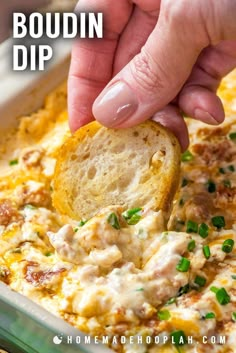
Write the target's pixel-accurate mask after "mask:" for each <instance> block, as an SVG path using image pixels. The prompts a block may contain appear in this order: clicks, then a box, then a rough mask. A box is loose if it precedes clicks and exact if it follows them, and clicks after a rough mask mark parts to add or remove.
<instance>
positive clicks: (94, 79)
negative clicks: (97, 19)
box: [68, 0, 133, 131]
mask: <svg viewBox="0 0 236 353" xmlns="http://www.w3.org/2000/svg"><path fill="white" fill-rule="evenodd" d="M132 8H133V6H132V5H131V3H130V2H129V1H128V0H119V1H110V0H80V1H79V4H78V5H77V7H76V12H102V13H103V16H104V36H103V39H79V40H77V41H76V42H75V43H74V46H73V49H72V57H71V66H70V72H69V79H68V110H69V124H70V127H71V130H72V131H75V130H77V129H78V128H79V127H80V126H82V125H84V124H86V123H88V122H90V121H91V120H92V119H93V118H92V104H93V102H94V100H95V98H96V97H97V96H98V95H99V93H100V92H101V91H102V89H103V88H104V87H105V86H106V84H107V83H108V82H109V80H110V79H111V77H112V71H113V60H114V55H115V51H116V47H117V43H118V40H119V35H120V34H121V33H122V31H123V29H124V27H125V25H126V24H127V22H128V20H129V17H130V15H131V13H132Z"/></svg>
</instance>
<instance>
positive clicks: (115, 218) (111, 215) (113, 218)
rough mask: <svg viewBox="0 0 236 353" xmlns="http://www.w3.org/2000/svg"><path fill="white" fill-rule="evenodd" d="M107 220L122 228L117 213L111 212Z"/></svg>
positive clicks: (116, 227) (117, 227)
mask: <svg viewBox="0 0 236 353" xmlns="http://www.w3.org/2000/svg"><path fill="white" fill-rule="evenodd" d="M107 222H108V223H109V224H110V225H111V226H112V227H113V228H115V229H120V223H119V221H118V218H117V215H116V214H115V213H114V212H113V213H111V214H110V215H109V216H108V218H107Z"/></svg>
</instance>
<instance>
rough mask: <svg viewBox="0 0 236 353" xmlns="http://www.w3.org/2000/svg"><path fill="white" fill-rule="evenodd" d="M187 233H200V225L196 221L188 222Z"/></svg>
mask: <svg viewBox="0 0 236 353" xmlns="http://www.w3.org/2000/svg"><path fill="white" fill-rule="evenodd" d="M186 232H187V233H197V232H198V224H197V223H196V222H194V221H187V225H186Z"/></svg>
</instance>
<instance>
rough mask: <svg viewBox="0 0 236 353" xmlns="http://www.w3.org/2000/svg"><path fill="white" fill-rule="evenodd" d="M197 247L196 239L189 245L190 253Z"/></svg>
mask: <svg viewBox="0 0 236 353" xmlns="http://www.w3.org/2000/svg"><path fill="white" fill-rule="evenodd" d="M195 247H196V242H195V240H194V239H192V240H190V242H189V243H188V251H193V250H194V249H195Z"/></svg>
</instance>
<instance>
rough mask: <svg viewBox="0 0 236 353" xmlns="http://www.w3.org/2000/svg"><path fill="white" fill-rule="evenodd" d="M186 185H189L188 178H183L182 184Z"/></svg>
mask: <svg viewBox="0 0 236 353" xmlns="http://www.w3.org/2000/svg"><path fill="white" fill-rule="evenodd" d="M186 185H188V179H186V178H183V179H182V184H181V186H182V188H183V187H185V186H186Z"/></svg>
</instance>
